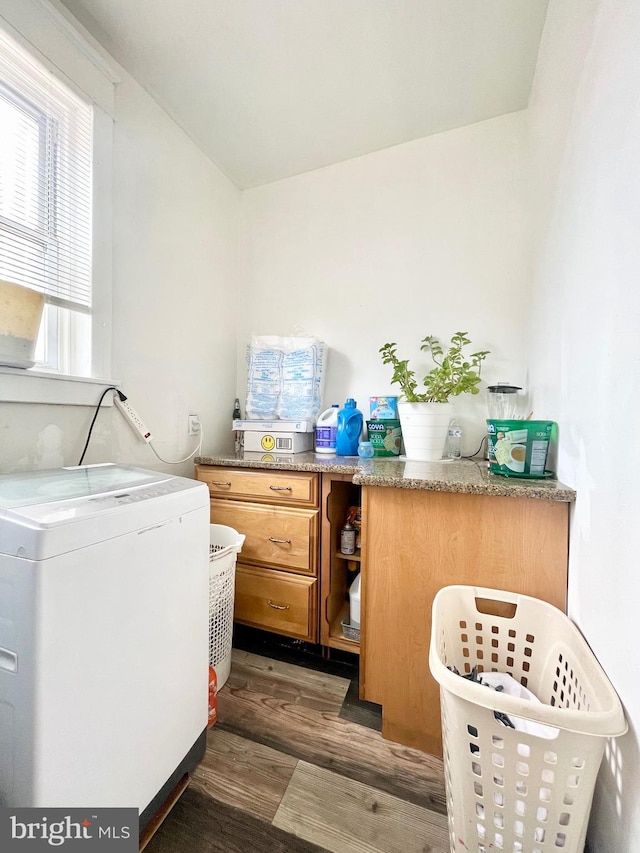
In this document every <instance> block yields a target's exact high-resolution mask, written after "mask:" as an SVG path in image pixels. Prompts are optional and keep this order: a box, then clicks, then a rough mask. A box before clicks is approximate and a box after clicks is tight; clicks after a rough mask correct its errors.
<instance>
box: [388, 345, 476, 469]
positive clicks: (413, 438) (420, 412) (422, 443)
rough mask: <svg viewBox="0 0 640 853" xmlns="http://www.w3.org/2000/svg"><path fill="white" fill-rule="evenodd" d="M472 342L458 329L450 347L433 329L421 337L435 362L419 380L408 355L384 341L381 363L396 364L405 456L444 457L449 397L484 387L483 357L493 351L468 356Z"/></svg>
mask: <svg viewBox="0 0 640 853" xmlns="http://www.w3.org/2000/svg"><path fill="white" fill-rule="evenodd" d="M470 344H471V340H470V339H469V337H468V336H467V332H455V333H454V334H453V335H452V337H451V340H450V342H449V345H448V346H446V347H445V346H443V345H442V344H441V343H440V341H439V340H438V338H436V337H434V336H433V335H427V337H425V338H423V339H422V341H421V342H420V349H421V350H422V351H423V352H428V353H429V354H430V355H431V358H432V360H433V362H434V367H432V368H431V370H430V371H429V372H428V373H427V374H426V375H425V376H424V378H423V379H422V385H421V386H419V385H418V380H417V379H416V374H415V371H414V370H412V369H411V368H410V367H409V362H408V360H407V359H400V358H398V355H397V344H396V343H388V344H384V346H382V347H380V350H379V352H380V353H381V355H382V362H383V364H390V365H391V366H392V367H393V376H392V377H391V384H392V385H399V386H400V390H401V393H400V395H399V396H400V398H401V399H400V400H399V402H398V414H399V416H400V426H401V428H402V437H403V439H404V446H405V451H406V456H407V459H416V460H419V461H435V460H438V459H441V458H442V454H443V451H444V445H445V441H446V437H447V428H448V426H449V421H450V420H451V416H452V414H453V405H452V404H451V402H450V398H451V397H456V396H458V395H459V394H479V393H480V388H479V385H480V372H481V367H482V362H483V361H484V360H485V358H486V357H487V356H488V355H489V351H488V350H478V351H477V352H474V353H471V354H470V355H468V356H467V355H465V354H464V352H463V350H464V349H465V348H466V347H468V346H469V345H470Z"/></svg>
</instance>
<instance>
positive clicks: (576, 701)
mask: <svg viewBox="0 0 640 853" xmlns="http://www.w3.org/2000/svg"><path fill="white" fill-rule="evenodd" d="M429 667H430V669H431V673H432V675H433V677H434V678H435V679H436V681H437V682H438V683H439V684H440V699H441V708H442V735H443V746H444V765H445V783H446V789H447V812H448V819H449V834H450V845H451V853H454V851H455V853H462V851H464V853H489V851H492V853H493V851H506V853H551V851H553V853H582V851H583V848H584V841H585V835H586V831H587V822H588V819H589V812H590V810H591V800H592V797H593V789H594V786H595V780H596V776H597V773H598V769H599V767H600V762H601V760H602V754H603V751H604V746H605V739H606V738H607V737H614V736H617V735H621V734H624V732H625V731H626V729H627V725H626V722H625V718H624V714H623V711H622V707H621V705H620V701H619V699H618V697H617V695H616V693H615V691H614V690H613V688H612V686H611V684H610V683H609V681H608V679H607V677H606V676H605V674H604V672H603V671H602V669H601V668H600V665H599V664H598V662H597V660H596V659H595V657H594V655H593V653H592V652H591V650H590V649H589V647H588V645H587V643H586V642H585V641H584V639H583V637H582V635H581V634H580V632H579V631H578V630H577V628H576V627H575V626H574V625H573V623H572V622H571V621H570V620H569V619H568V618H567V617H566V616H565V615H564V613H562V612H561V611H560V610H558V609H557V608H555V607H552V606H551V605H550V604H546V603H545V602H543V601H539V600H538V599H536V598H530V597H529V596H524V595H515V594H513V593H509V592H503V591H500V590H495V589H486V588H482V587H469V586H448V587H444V589H441V590H440V591H439V592H438V594H437V595H436V597H435V599H434V602H433V618H432V632H431V647H430V650H429ZM450 667H455V669H456V670H457V671H458V672H459V673H460V674H456V673H455V672H453V671H452V669H450ZM474 667H477V670H478V671H479V672H500V673H507V674H508V675H510V676H512V677H513V678H514V679H515V680H516V681H518V682H520V683H521V684H522V685H524V686H525V687H527V688H528V690H529V691H531V692H532V693H533V694H534V695H535V696H536V697H537V698H538V699H539V700H540V702H539V703H538V702H535V701H530V700H528V699H526V698H517V697H516V696H512V695H506V694H505V693H500V692H496V691H495V690H493V689H492V688H490V687H488V686H486V685H483V684H478V683H475V682H473V681H470V680H468V679H466V678H462V677H461V675H468V674H469V673H471V672H472V670H473V668H474ZM494 711H495V712H498V713H499V714H505V715H507V716H508V717H509V719H510V720H511V721H512V722H513V721H514V720H515V722H516V723H521V722H524V721H525V720H529V721H533V722H534V723H538V724H542V727H547V728H546V729H544V728H543V732H544V735H545V736H544V737H542V736H539V735H538V734H533V733H532V732H531V730H534V731H535V730H536V726H535V725H533V726H532V725H528V726H519V728H528V729H529V731H522V730H518V729H514V728H510V727H508V726H507V725H504V724H503V723H502V722H500V721H499V720H498V719H496V716H495V715H494ZM548 727H551V728H548ZM539 728H540V727H538V729H539Z"/></svg>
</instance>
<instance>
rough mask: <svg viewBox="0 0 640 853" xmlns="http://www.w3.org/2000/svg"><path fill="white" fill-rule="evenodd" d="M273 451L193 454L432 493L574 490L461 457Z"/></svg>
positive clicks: (558, 497) (539, 496)
mask: <svg viewBox="0 0 640 853" xmlns="http://www.w3.org/2000/svg"><path fill="white" fill-rule="evenodd" d="M268 455H269V456H271V454H264V453H249V452H240V453H238V454H235V453H229V454H224V453H222V454H220V455H215V456H197V457H196V458H195V463H196V464H198V465H215V466H234V467H236V468H263V469H264V468H267V469H276V470H277V469H280V470H283V469H284V470H287V471H314V472H317V473H331V474H351V475H352V476H353V482H354V483H356V484H357V485H361V486H383V487H386V488H397V489H420V490H425V491H434V492H461V493H463V494H472V495H497V496H499V497H514V498H533V499H536V500H547V501H564V502H567V503H571V502H573V501H575V499H576V493H575V491H574V490H573V489H571V488H569V487H568V486H565V485H563V484H562V483H560V482H558V481H557V480H518V479H515V478H513V477H499V476H496V475H495V474H491V473H490V472H489V468H488V465H487V463H486V462H474V461H473V460H470V459H463V460H461V461H460V462H412V461H409V460H401V459H383V458H379V459H375V458H374V459H360V458H358V457H357V456H333V455H323V454H321V453H318V454H316V453H313V452H307V453H295V454H292V455H286V456H282V457H280V458H279V457H278V456H277V455H272V456H271V459H269V458H265V456H268Z"/></svg>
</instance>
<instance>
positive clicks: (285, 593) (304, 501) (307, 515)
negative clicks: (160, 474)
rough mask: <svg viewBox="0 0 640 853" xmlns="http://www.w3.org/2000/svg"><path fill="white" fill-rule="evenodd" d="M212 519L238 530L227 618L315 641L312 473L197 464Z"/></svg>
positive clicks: (315, 506) (316, 556)
mask: <svg viewBox="0 0 640 853" xmlns="http://www.w3.org/2000/svg"><path fill="white" fill-rule="evenodd" d="M196 477H197V479H199V480H202V481H204V482H206V483H207V485H208V486H209V492H210V495H211V522H212V523H213V524H226V525H228V526H229V527H233V528H234V529H235V530H237V531H238V532H239V533H243V534H244V535H245V541H244V545H243V547H242V552H241V554H240V555H239V558H238V563H237V564H236V595H235V610H234V618H235V619H236V621H238V622H242V623H243V624H245V625H251V626H252V627H254V628H262V629H264V630H267V631H274V632H275V633H278V634H284V635H286V636H289V637H295V638H297V639H302V640H308V641H310V642H315V643H317V642H318V640H319V636H318V633H319V632H318V595H319V592H318V564H319V541H318V534H319V508H318V506H319V483H318V480H319V475H318V474H313V473H306V472H297V471H270V470H255V469H246V468H245V469H242V468H224V467H210V466H206V465H197V466H196Z"/></svg>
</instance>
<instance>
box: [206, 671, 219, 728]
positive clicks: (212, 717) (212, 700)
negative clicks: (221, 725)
mask: <svg viewBox="0 0 640 853" xmlns="http://www.w3.org/2000/svg"><path fill="white" fill-rule="evenodd" d="M217 692H218V677H217V676H216V671H215V669H214V668H213V667H212V666H210V667H209V722H208V723H207V728H211V726H212V725H213V724H214V723H215V722H216V720H217V719H218V697H217V695H216V694H217Z"/></svg>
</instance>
